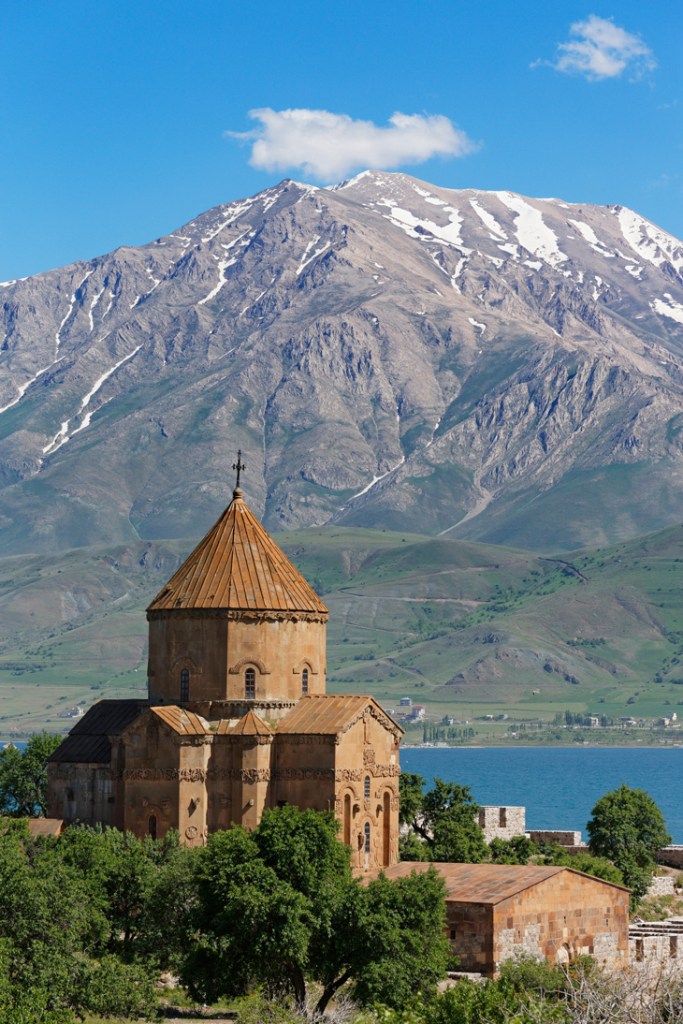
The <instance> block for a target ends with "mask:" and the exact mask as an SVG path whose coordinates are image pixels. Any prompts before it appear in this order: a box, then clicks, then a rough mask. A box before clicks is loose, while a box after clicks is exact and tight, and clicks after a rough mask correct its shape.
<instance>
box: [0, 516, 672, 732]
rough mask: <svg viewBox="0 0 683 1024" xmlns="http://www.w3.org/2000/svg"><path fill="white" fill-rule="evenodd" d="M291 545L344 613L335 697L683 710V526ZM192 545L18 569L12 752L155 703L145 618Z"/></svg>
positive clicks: (436, 704)
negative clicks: (43, 731) (122, 703)
mask: <svg viewBox="0 0 683 1024" xmlns="http://www.w3.org/2000/svg"><path fill="white" fill-rule="evenodd" d="M278 541H279V542H280V543H281V545H282V546H283V548H284V549H285V550H286V552H287V554H288V555H289V556H290V558H291V559H292V560H293V561H294V563H295V564H296V565H297V566H298V567H299V568H300V569H301V571H302V572H303V573H304V575H305V576H307V578H308V579H309V580H311V582H312V583H313V585H314V586H315V587H316V589H317V590H318V591H319V592H320V593H321V594H322V595H323V596H324V598H325V600H326V602H327V604H328V605H329V608H330V625H329V629H328V689H329V691H330V692H351V693H354V692H372V693H374V694H375V696H377V697H378V699H380V700H381V701H383V702H384V703H385V704H387V705H388V706H390V707H393V706H394V705H396V704H397V703H398V700H399V699H400V697H403V696H410V697H412V699H413V701H414V702H416V703H420V704H424V705H425V706H426V707H427V709H428V713H429V714H431V715H432V716H434V717H436V718H441V717H442V716H443V715H444V714H447V713H448V714H450V715H454V716H455V717H457V718H461V719H462V718H470V719H471V718H474V717H480V716H482V715H483V714H494V715H495V714H502V713H505V714H507V715H508V716H509V717H510V718H513V717H514V718H518V719H527V720H530V719H533V718H537V719H544V720H552V718H553V717H554V716H555V715H556V714H557V713H558V712H559V713H563V712H564V711H565V709H569V710H572V711H575V712H592V713H596V714H601V715H602V714H604V715H606V716H607V717H613V718H618V717H621V716H624V715H633V716H634V717H639V716H642V717H652V716H655V715H662V714H665V713H666V710H667V708H671V709H674V707H675V706H677V705H678V704H681V705H683V614H682V613H683V600H682V598H681V587H680V576H681V573H682V572H683V527H674V528H669V529H667V530H663V531H660V532H658V533H655V534H651V535H648V536H646V537H644V538H641V539H639V540H637V541H632V542H628V543H624V544H619V545H615V546H611V547H605V548H600V549H597V550H590V551H583V552H578V553H574V554H571V555H567V554H562V555H561V556H558V557H557V558H552V557H546V558H543V557H539V556H537V555H535V554H532V553H530V552H525V551H516V550H512V549H509V548H502V547H495V546H486V545H482V544H475V543H469V542H463V541H456V540H451V539H447V538H434V537H424V536H421V535H416V534H409V533H396V532H389V531H386V532H385V531H381V530H360V529H352V528H325V529H316V530H305V531H300V532H296V533H287V534H283V535H280V536H279V537H278ZM190 547H191V544H189V543H187V544H183V543H182V542H172V543H158V544H155V543H144V544H143V543H134V544H129V545H122V546H119V547H117V548H114V549H113V550H111V549H110V550H108V551H103V550H92V549H90V550H75V551H72V552H70V553H68V554H67V555H65V556H63V557H59V558H58V557H55V558H53V559H49V558H45V557H43V556H31V557H16V558H8V559H4V560H1V561H0V695H1V697H2V705H1V707H0V737H6V736H8V735H11V734H15V732H16V731H17V730H18V731H20V732H26V731H32V730H33V729H35V728H40V727H47V728H50V729H58V728H65V729H66V728H68V727H69V724H70V722H69V720H68V719H62V718H60V717H59V715H60V714H63V713H64V712H66V711H68V710H69V709H70V708H72V707H74V706H75V705H81V706H88V705H89V704H91V703H92V702H93V701H94V700H97V699H99V698H101V697H104V696H107V697H113V696H121V697H123V696H134V695H135V696H140V695H142V694H144V692H145V665H146V622H145V617H144V607H145V605H146V604H147V603H148V602H149V600H151V598H152V597H153V596H154V593H155V592H156V589H157V588H158V587H159V586H160V585H161V584H162V583H163V582H164V581H165V580H166V579H167V578H168V576H169V575H170V574H171V572H172V571H173V569H174V568H175V566H176V565H177V564H178V562H179V560H180V559H181V558H182V557H183V556H184V555H185V554H186V553H187V552H188V551H189V549H190Z"/></svg>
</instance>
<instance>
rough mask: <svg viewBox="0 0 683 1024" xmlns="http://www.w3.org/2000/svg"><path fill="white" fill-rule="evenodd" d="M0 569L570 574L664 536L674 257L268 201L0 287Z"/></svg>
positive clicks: (595, 214) (369, 176) (418, 185)
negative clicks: (388, 542) (327, 536)
mask: <svg viewBox="0 0 683 1024" xmlns="http://www.w3.org/2000/svg"><path fill="white" fill-rule="evenodd" d="M0 303H1V307H2V308H1V324H0V326H1V330H0V367H1V373H0V554H12V553H18V552H51V553H55V552H59V551H61V550H65V549H68V548H72V547H75V546H86V545H95V544H103V543H105V544H112V545H113V544H116V543H128V542H130V541H133V540H137V539H143V540H158V539H163V538H173V537H197V536H198V535H200V534H201V533H203V532H204V531H205V530H206V529H207V527H208V526H209V525H210V523H211V521H212V518H213V517H215V516H216V515H217V514H218V513H219V511H220V510H221V509H222V507H223V506H224V505H225V503H226V501H227V499H228V497H229V492H230V487H231V480H232V474H231V471H230V465H231V463H232V462H233V460H234V453H235V452H236V450H237V448H238V447H240V448H241V449H242V451H243V453H244V458H245V461H246V463H247V472H246V475H245V488H246V493H247V496H248V499H249V501H250V503H251V504H252V506H253V507H254V509H255V510H256V511H257V512H258V513H259V514H260V515H261V516H262V517H263V519H264V521H265V523H266V525H267V526H269V527H270V528H274V527H275V528H293V527H300V526H308V525H321V524H325V523H328V524H329V523H340V524H344V525H363V526H371V527H387V528H398V529H405V530H407V529H416V530H419V531H420V532H423V533H424V532H429V533H433V534H438V533H442V532H446V533H448V535H449V536H460V537H467V538H472V539H477V540H484V541H487V542H494V543H502V542H505V543H508V544H516V545H520V546H525V547H535V548H536V549H550V548H561V547H565V548H572V547H578V546H581V545H584V544H589V543H603V542H606V541H609V540H615V539H619V538H622V537H628V536H634V535H636V534H638V533H640V532H644V531H646V530H650V529H655V528H658V527H661V526H665V525H668V524H670V523H673V522H676V521H677V520H678V519H679V518H680V511H679V509H680V507H681V497H683V452H682V445H681V427H683V362H682V359H683V244H681V243H680V242H678V241H677V240H676V239H674V238H672V237H671V236H669V235H667V234H666V233H665V232H663V231H661V230H659V229H658V228H656V227H655V226H653V225H652V224H650V223H649V222H647V221H645V220H644V219H643V218H641V217H639V216H638V215H637V214H635V213H633V212H632V211H630V210H627V209H624V208H621V207H615V206H612V207H595V206H589V205H585V206H584V205H570V204H568V203H565V202H562V201H560V200H557V199H543V200H537V199H526V198H523V197H521V196H518V195H515V194H513V193H510V192H480V191H476V190H472V189H467V190H458V191H453V190H447V189H442V188H437V187H435V186H432V185H428V184H425V183H423V182H420V181H418V180H416V179H414V178H411V177H408V176H406V175H402V174H386V173H381V174H380V173H373V172H366V173H364V174H362V175H359V176H358V177H357V178H355V179H353V180H352V181H350V182H346V183H343V184H342V185H340V186H337V187H336V188H334V189H318V188H314V187H312V186H309V185H301V184H297V183H296V182H291V181H285V182H282V183H281V184H279V185H278V186H276V187H274V188H271V189H268V190H266V191H265V192H262V193H260V194H259V195H256V196H254V197H252V198H249V199H245V200H242V201H240V202H235V203H229V204H227V205H225V206H221V207H218V208H216V209H214V210H211V211H209V212H208V213H205V214H203V215H202V216H200V217H197V218H196V219H195V220H194V221H192V222H190V223H189V224H187V225H185V226H184V227H183V228H181V229H179V230H178V231H176V232H174V233H172V234H170V235H167V236H165V237H164V238H160V239H157V240H156V241H155V242H152V243H150V244H149V245H145V246H142V247H140V248H122V249H118V250H116V251H115V252H113V253H110V254H108V255H106V256H103V257H99V258H97V259H93V260H91V261H89V262H87V263H77V264H74V265H72V266H68V267H63V268H60V269H58V270H54V271H51V272H49V273H46V274H41V275H38V276H36V277H32V278H28V279H25V280H22V281H13V282H5V283H4V284H2V287H1V288H0Z"/></svg>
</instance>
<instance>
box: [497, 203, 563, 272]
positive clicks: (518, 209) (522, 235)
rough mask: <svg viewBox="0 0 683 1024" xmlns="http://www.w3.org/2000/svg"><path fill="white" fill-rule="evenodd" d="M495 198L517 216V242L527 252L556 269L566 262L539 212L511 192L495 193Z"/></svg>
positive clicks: (552, 232) (555, 239)
mask: <svg viewBox="0 0 683 1024" xmlns="http://www.w3.org/2000/svg"><path fill="white" fill-rule="evenodd" d="M496 196H497V197H498V199H500V201H501V203H502V204H503V205H504V206H507V208H508V210H512V212H513V213H516V214H517V216H516V217H515V219H514V225H515V233H516V235H517V241H518V242H519V244H520V245H521V246H523V247H524V248H525V249H526V250H527V252H530V253H533V255H534V256H538V257H539V258H540V259H541V260H543V261H544V262H545V263H549V264H550V266H551V267H555V268H556V269H557V267H559V265H560V264H561V263H564V262H565V261H566V259H567V256H566V255H565V253H563V252H562V251H561V249H560V247H559V243H558V238H557V236H556V234H555V232H554V231H553V230H552V228H549V227H548V225H547V224H546V223H545V221H544V220H543V216H542V215H541V212H540V210H537V209H536V208H535V207H534V206H531V205H530V204H529V203H527V202H526V200H524V199H522V197H521V196H518V195H515V194H514V193H512V192H496Z"/></svg>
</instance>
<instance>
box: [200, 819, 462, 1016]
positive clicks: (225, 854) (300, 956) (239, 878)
mask: <svg viewBox="0 0 683 1024" xmlns="http://www.w3.org/2000/svg"><path fill="white" fill-rule="evenodd" d="M336 831H337V825H336V822H335V820H334V818H333V816H332V815H330V814H320V813H318V812H315V811H299V810H297V809H296V808H293V807H282V808H278V809H276V810H271V811H266V813H265V814H264V815H263V818H262V820H261V823H260V824H259V825H258V827H257V828H256V829H254V830H253V832H251V833H249V832H247V831H246V830H245V829H243V828H233V829H231V830H230V831H229V832H217V833H214V834H213V835H211V836H210V837H209V841H208V843H207V846H206V847H205V848H204V849H203V850H201V851H200V853H199V864H198V871H197V908H196V912H195V917H194V923H195V927H196V938H195V941H194V943H193V945H192V948H191V949H190V951H189V953H188V955H187V958H186V960H185V964H184V966H183V972H182V973H183V977H184V978H185V979H186V981H187V983H188V985H189V987H190V989H191V991H192V993H193V995H194V996H196V997H198V998H202V999H204V1000H206V999H215V998H217V997H218V996H221V995H226V996H237V995H241V994H244V993H246V992H248V991H249V990H250V989H251V988H253V987H254V986H255V985H263V986H265V989H266V992H267V993H269V994H271V995H273V996H277V995H278V994H279V995H280V997H281V998H282V997H284V996H289V997H292V998H293V1000H294V1002H295V1003H296V1005H297V1006H298V1008H299V1009H300V1010H301V1011H304V1010H305V1007H306V996H307V984H308V982H309V981H314V982H316V983H317V984H318V985H319V986H320V990H321V991H320V997H319V999H318V1003H317V1006H316V1008H315V1012H316V1013H318V1014H322V1013H324V1011H325V1009H326V1008H327V1006H328V1004H329V1002H330V1000H331V999H332V998H333V997H334V995H335V993H336V992H337V991H338V990H339V989H340V988H342V986H344V985H346V984H347V983H353V984H355V985H356V986H357V988H358V991H359V993H360V994H362V995H364V996H365V995H367V994H368V993H370V992H374V991H375V990H376V988H377V985H378V984H379V980H378V977H377V975H376V973H373V965H374V964H377V963H378V962H382V963H383V964H384V968H383V972H384V974H386V972H387V971H389V970H390V969H392V964H395V963H397V962H401V963H402V964H403V972H404V975H405V984H406V985H408V986H411V985H412V986H415V985H419V984H421V983H422V982H423V980H424V979H427V978H432V976H439V977H440V976H441V974H443V970H444V968H445V962H446V961H445V954H444V948H445V947H444V941H443V922H444V916H443V915H444V899H443V883H441V881H440V880H439V879H436V880H434V878H432V876H431V874H430V876H429V878H428V879H427V880H426V881H420V880H418V881H417V882H416V881H411V883H410V884H408V885H406V886H405V893H406V897H405V898H404V899H399V898H398V896H397V895H396V891H397V890H396V889H395V888H394V887H392V883H389V882H387V881H386V879H381V880H379V881H378V882H374V883H371V884H370V885H369V886H368V887H367V888H366V887H363V886H362V885H361V883H360V881H359V880H358V879H356V878H354V877H353V875H352V872H351V868H350V854H349V850H348V848H347V847H346V846H345V845H344V844H342V843H340V842H339V840H338V839H337V835H336ZM411 886H412V887H413V888H411ZM387 887H389V889H387ZM415 888H420V892H419V894H418V895H417V896H415V897H414V898H412V899H411V898H410V893H412V892H413V890H414V889H415ZM430 893H431V897H430ZM391 894H393V899H394V902H393V903H392V898H391ZM418 904H420V905H422V911H421V916H420V913H418V909H417V905H418ZM435 908H436V909H435ZM380 973H382V972H380ZM425 983H426V982H425Z"/></svg>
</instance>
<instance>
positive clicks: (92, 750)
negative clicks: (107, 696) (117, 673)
mask: <svg viewBox="0 0 683 1024" xmlns="http://www.w3.org/2000/svg"><path fill="white" fill-rule="evenodd" d="M146 707H148V703H147V701H144V700H100V701H98V702H97V704H94V705H93V706H92V707H91V708H90V710H89V711H87V712H86V714H85V715H84V716H83V718H81V720H80V721H79V722H77V723H76V725H75V726H74V727H73V729H72V730H71V732H70V733H69V735H68V736H67V737H66V739H65V740H64V741H63V742H62V743H61V744H60V745H59V746H58V747H57V749H56V750H55V752H54V754H53V755H52V756H51V757H50V761H52V762H53V763H54V762H58V763H61V764H64V763H67V764H109V762H110V761H111V743H110V737H111V736H119V735H120V734H121V733H122V732H123V730H124V729H125V728H126V726H127V725H130V723H131V722H133V721H134V720H135V719H136V718H137V717H138V715H139V714H140V713H141V711H143V709H144V708H146Z"/></svg>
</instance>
